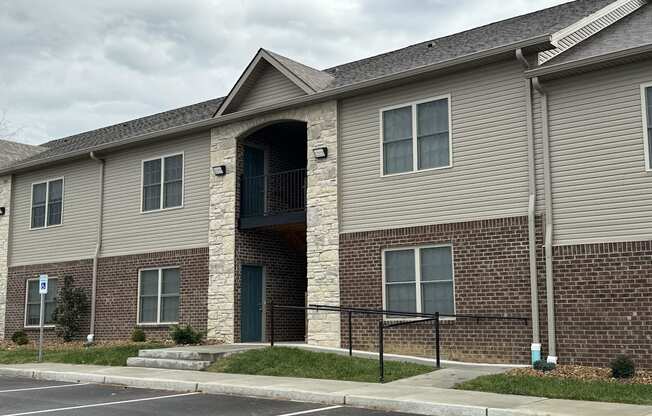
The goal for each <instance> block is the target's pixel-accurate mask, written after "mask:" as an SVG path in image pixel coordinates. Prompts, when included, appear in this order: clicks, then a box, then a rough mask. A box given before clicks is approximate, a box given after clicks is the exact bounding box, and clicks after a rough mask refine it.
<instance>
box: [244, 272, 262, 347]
mask: <svg viewBox="0 0 652 416" xmlns="http://www.w3.org/2000/svg"><path fill="white" fill-rule="evenodd" d="M240 290H241V296H240V339H241V341H242V342H261V341H262V340H263V268H262V267H260V266H242V274H241V278H240Z"/></svg>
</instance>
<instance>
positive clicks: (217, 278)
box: [207, 125, 237, 343]
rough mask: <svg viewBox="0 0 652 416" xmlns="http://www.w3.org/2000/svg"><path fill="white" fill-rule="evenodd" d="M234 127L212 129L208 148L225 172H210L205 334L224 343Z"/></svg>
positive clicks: (230, 279) (230, 276)
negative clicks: (222, 173) (223, 173)
mask: <svg viewBox="0 0 652 416" xmlns="http://www.w3.org/2000/svg"><path fill="white" fill-rule="evenodd" d="M236 127H237V125H228V126H224V127H218V128H215V129H213V130H212V131H211V149H210V152H211V154H210V161H211V166H216V165H226V175H224V176H215V175H214V174H213V173H212V172H210V206H209V214H208V215H209V217H208V218H209V219H208V273H209V279H208V320H207V336H208V338H210V339H217V340H220V341H222V342H227V343H232V342H233V341H234V337H233V334H234V332H233V331H234V328H233V325H234V321H233V319H234V311H233V308H234V307H235V301H234V300H235V298H234V296H235V294H234V290H235V232H236V215H235V206H236V203H235V198H236V172H235V165H236V153H237V152H236V148H237V146H236V137H237V135H236V133H237V131H236Z"/></svg>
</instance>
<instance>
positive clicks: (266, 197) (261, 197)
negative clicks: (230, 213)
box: [240, 169, 306, 217]
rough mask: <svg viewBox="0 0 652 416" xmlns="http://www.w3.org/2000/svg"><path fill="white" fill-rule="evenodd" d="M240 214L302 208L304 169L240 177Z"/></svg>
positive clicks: (273, 212) (304, 201) (304, 187)
mask: <svg viewBox="0 0 652 416" xmlns="http://www.w3.org/2000/svg"><path fill="white" fill-rule="evenodd" d="M240 180H241V182H240V184H241V186H240V215H241V216H242V217H257V216H266V215H276V214H283V213H286V212H294V211H303V210H305V209H306V169H294V170H288V171H285V172H278V173H270V174H268V175H259V176H244V175H243V176H242V177H241V179H240Z"/></svg>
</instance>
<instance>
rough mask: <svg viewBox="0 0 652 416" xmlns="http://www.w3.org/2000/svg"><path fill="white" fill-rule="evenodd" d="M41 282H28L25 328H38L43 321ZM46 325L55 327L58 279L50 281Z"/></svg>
mask: <svg viewBox="0 0 652 416" xmlns="http://www.w3.org/2000/svg"><path fill="white" fill-rule="evenodd" d="M38 287H39V280H38V279H29V280H27V294H26V296H25V326H27V327H30V326H38V325H39V323H40V321H41V295H40V294H39V290H38ZM44 306H45V307H44V308H43V309H44V315H43V324H44V325H54V310H55V308H56V307H57V279H56V278H50V279H48V293H47V295H45V301H44Z"/></svg>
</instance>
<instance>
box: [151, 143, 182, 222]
mask: <svg viewBox="0 0 652 416" xmlns="http://www.w3.org/2000/svg"><path fill="white" fill-rule="evenodd" d="M142 194H143V201H142V210H143V212H146V211H156V210H160V209H168V208H178V207H181V206H182V205H183V154H177V155H172V156H164V157H160V158H156V159H150V160H145V161H143V192H142Z"/></svg>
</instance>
